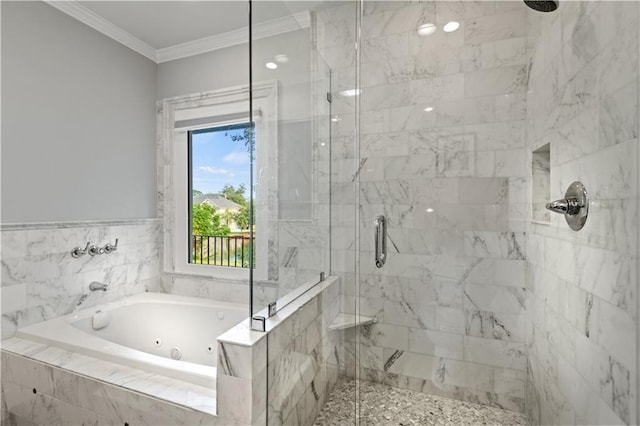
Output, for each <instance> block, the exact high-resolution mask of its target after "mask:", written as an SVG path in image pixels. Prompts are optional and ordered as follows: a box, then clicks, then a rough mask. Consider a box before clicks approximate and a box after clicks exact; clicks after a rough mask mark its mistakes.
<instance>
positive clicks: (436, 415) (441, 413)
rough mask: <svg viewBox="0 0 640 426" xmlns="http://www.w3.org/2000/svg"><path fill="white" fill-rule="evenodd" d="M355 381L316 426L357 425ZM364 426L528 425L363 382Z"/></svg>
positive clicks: (493, 411)
mask: <svg viewBox="0 0 640 426" xmlns="http://www.w3.org/2000/svg"><path fill="white" fill-rule="evenodd" d="M355 386H356V382H355V380H340V381H339V382H338V384H337V385H336V387H335V389H334V391H333V393H332V394H331V396H330V397H329V400H327V403H326V405H325V407H324V409H323V410H322V411H321V412H320V414H319V415H318V417H317V418H316V422H315V423H314V425H315V426H325V425H349V424H354V423H355V392H356V389H355ZM360 400H361V402H362V405H361V407H360V415H359V417H360V424H363V425H443V424H446V425H451V424H455V425H526V424H527V423H526V419H525V417H524V415H523V414H520V413H515V412H513V411H507V410H502V409H500V408H494V407H488V406H485V405H480V404H474V403H470V402H464V401H458V400H454V399H449V398H443V397H440V396H435V395H429V394H425V393H420V392H415V391H412V390H408V389H399V388H394V387H391V386H387V385H384V384H380V383H373V382H366V381H361V382H360Z"/></svg>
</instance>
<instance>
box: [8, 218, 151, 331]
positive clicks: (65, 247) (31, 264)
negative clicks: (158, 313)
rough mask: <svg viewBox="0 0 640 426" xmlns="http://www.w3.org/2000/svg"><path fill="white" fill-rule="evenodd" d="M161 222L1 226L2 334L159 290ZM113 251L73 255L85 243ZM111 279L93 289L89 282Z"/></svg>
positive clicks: (133, 221) (136, 221) (134, 221)
mask: <svg viewBox="0 0 640 426" xmlns="http://www.w3.org/2000/svg"><path fill="white" fill-rule="evenodd" d="M160 226H161V225H160V223H159V222H158V221H157V220H155V219H149V220H132V221H109V222H84V223H50V224H40V225H39V224H26V225H2V228H1V230H0V232H1V234H0V238H1V239H2V261H1V265H2V276H1V280H2V286H1V287H0V291H1V292H2V293H1V294H2V339H6V338H8V337H11V336H13V335H14V334H15V332H16V329H17V328H19V327H23V326H26V325H29V324H33V323H36V322H40V321H44V320H47V319H51V318H55V317H59V316H62V315H66V314H69V313H71V312H73V311H74V310H80V309H85V308H87V307H91V306H95V305H98V304H101V303H105V302H110V301H113V300H116V299H119V298H122V297H125V296H128V295H132V294H136V293H140V292H144V291H147V290H151V291H158V290H159V236H160ZM116 238H118V249H117V251H115V252H112V253H110V254H103V255H98V256H94V257H91V256H89V255H85V256H82V257H80V258H77V259H75V258H73V257H72V256H71V250H72V249H73V248H74V247H78V246H79V247H82V248H84V247H85V245H86V244H87V242H91V243H92V244H96V245H98V246H100V247H102V246H104V245H105V244H107V243H111V244H113V243H115V239H116ZM92 281H100V282H104V283H107V284H109V290H108V291H107V292H91V291H89V284H90V283H91V282H92Z"/></svg>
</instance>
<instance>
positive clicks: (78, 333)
mask: <svg viewBox="0 0 640 426" xmlns="http://www.w3.org/2000/svg"><path fill="white" fill-rule="evenodd" d="M248 316H249V309H248V307H247V306H246V305H241V304H236V303H226V302H215V301H211V300H207V299H200V298H194V297H184V296H175V295H170V294H161V293H141V294H138V295H135V296H130V297H127V298H125V299H122V300H119V301H116V302H111V303H107V304H104V305H100V306H96V307H93V308H89V309H85V310H83V311H79V312H75V313H73V314H69V315H67V316H64V317H60V318H55V319H52V320H49V321H45V322H41V323H38V324H33V325H30V326H28V327H24V328H22V329H20V330H18V332H17V333H16V336H17V337H20V338H23V339H29V340H34V341H37V342H41V343H46V344H49V345H52V346H57V347H60V348H63V349H66V350H69V351H72V352H76V353H81V354H84V355H88V356H91V357H94V358H98V359H102V360H105V361H111V362H115V363H118V364H121V365H128V366H130V367H133V368H138V369H141V370H145V371H148V372H152V373H158V374H161V375H164V376H168V377H173V378H176V379H179V380H184V381H186V382H191V383H194V384H197V385H201V386H207V387H211V386H213V385H214V384H215V379H216V362H217V343H216V338H217V337H218V336H219V335H221V334H222V333H224V332H225V331H227V330H228V329H230V328H232V327H234V326H235V325H237V324H238V323H239V322H241V321H243V320H245V319H247V318H248ZM105 324H106V325H105ZM100 327H102V328H100ZM95 328H99V329H95Z"/></svg>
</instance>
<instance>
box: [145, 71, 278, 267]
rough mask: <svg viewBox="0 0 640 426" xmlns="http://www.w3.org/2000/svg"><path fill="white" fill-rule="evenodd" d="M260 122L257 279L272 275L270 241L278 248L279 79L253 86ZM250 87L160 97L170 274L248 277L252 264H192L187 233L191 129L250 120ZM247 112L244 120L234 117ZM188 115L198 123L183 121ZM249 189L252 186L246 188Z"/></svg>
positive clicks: (162, 208)
mask: <svg viewBox="0 0 640 426" xmlns="http://www.w3.org/2000/svg"><path fill="white" fill-rule="evenodd" d="M253 109H254V114H253V119H254V123H255V137H256V146H255V161H256V167H255V170H256V173H255V175H254V185H255V189H256V197H255V199H254V209H255V217H256V223H255V227H256V245H255V250H256V265H255V268H254V278H255V279H257V280H267V279H268V278H269V262H268V260H269V256H268V255H269V253H268V247H269V245H270V244H275V246H276V247H277V238H278V235H277V226H276V227H274V226H273V224H274V223H277V220H276V221H274V220H273V219H274V218H276V219H277V217H278V211H277V205H278V203H277V202H274V200H276V201H277V192H278V182H277V158H278V155H277V149H278V148H277V147H278V143H277V141H278V126H277V123H278V121H277V120H278V84H277V82H275V81H271V82H264V83H256V84H254V85H253ZM248 111H249V87H248V86H237V87H231V88H228V89H222V90H216V91H210V92H204V93H197V94H193V95H187V96H178V97H174V98H167V99H163V100H162V101H159V102H158V109H157V112H158V193H159V197H158V210H159V211H158V215H159V217H161V218H162V219H163V224H164V233H163V249H164V250H163V270H164V272H166V273H177V274H186V275H197V276H206V277H212V278H221V279H242V280H245V279H247V278H248V273H249V272H248V269H247V268H236V267H227V266H214V265H201V264H192V263H189V250H190V241H191V238H190V237H189V235H187V234H188V228H189V227H188V202H189V198H188V197H189V194H188V180H187V179H188V178H187V176H188V170H187V167H188V138H187V132H188V131H190V130H197V129H202V128H211V127H219V126H224V125H229V124H237V123H243V122H248V120H249V117H248ZM242 113H246V116H245V117H244V118H243V119H238V118H236V119H229V116H232V115H238V114H242ZM185 120H199V123H198V124H197V125H192V126H187V127H181V128H180V127H176V126H180V122H184V121H185ZM247 189H249V188H247ZM270 225H271V226H270Z"/></svg>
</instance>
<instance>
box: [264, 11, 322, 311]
mask: <svg viewBox="0 0 640 426" xmlns="http://www.w3.org/2000/svg"><path fill="white" fill-rule="evenodd" d="M315 6H316V4H315V3H313V2H279V1H274V2H270V1H267V2H262V1H261V2H256V3H253V5H252V21H253V27H252V29H253V39H252V55H251V62H252V65H251V67H252V89H253V103H254V106H253V112H254V117H255V118H254V120H255V123H256V133H255V135H256V146H255V148H256V155H255V167H256V178H255V241H256V244H255V251H256V255H255V257H256V265H255V270H254V275H253V281H252V288H253V290H252V291H253V305H254V312H257V311H259V310H260V309H262V308H264V307H265V306H266V304H267V303H270V302H275V301H276V300H278V301H279V303H278V307H279V308H280V307H282V306H284V305H286V303H288V301H290V300H292V299H293V298H295V297H296V296H297V295H298V294H300V293H301V292H303V291H304V290H305V289H307V288H309V286H311V285H313V284H315V283H317V282H318V281H319V279H320V274H321V273H324V274H326V275H327V276H328V275H329V273H330V265H329V262H330V255H329V244H330V241H329V235H330V232H329V214H330V205H329V193H330V191H329V177H330V172H329V170H330V162H329V149H330V146H329V144H330V140H331V138H330V111H331V104H330V103H329V101H328V94H329V93H330V91H331V87H330V84H331V71H330V69H329V66H328V65H327V64H326V63H325V61H324V60H323V58H322V57H321V56H320V55H318V52H317V50H316V48H315V46H314V43H315V42H314V37H315V36H314V35H313V31H312V29H311V20H312V13H313V7H315ZM310 8H311V9H310ZM274 16H277V22H278V25H281V26H282V28H286V30H285V31H279V32H278V34H276V35H272V34H271V33H269V34H268V35H265V34H267V33H265V31H266V29H267V28H269V26H272V25H274V19H276V18H274Z"/></svg>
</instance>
